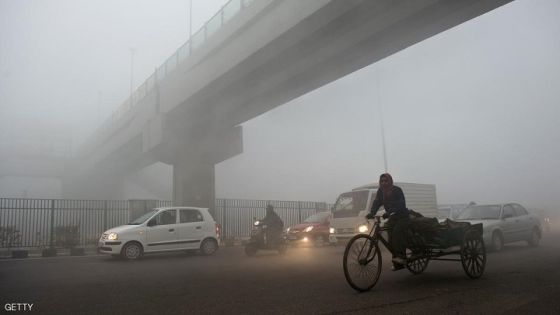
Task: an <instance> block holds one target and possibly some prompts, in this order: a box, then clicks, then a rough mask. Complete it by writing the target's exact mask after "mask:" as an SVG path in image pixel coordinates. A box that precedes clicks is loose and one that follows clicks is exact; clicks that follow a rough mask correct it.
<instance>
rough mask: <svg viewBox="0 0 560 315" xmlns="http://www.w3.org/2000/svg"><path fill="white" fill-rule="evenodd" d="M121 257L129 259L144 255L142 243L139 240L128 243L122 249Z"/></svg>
mask: <svg viewBox="0 0 560 315" xmlns="http://www.w3.org/2000/svg"><path fill="white" fill-rule="evenodd" d="M121 257H122V258H124V259H127V260H137V259H140V257H142V245H140V244H139V243H137V242H130V243H127V244H126V245H124V247H123V249H122V250H121Z"/></svg>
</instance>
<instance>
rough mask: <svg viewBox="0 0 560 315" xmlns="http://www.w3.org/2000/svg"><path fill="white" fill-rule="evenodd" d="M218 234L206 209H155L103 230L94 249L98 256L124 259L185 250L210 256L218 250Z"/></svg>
mask: <svg viewBox="0 0 560 315" xmlns="http://www.w3.org/2000/svg"><path fill="white" fill-rule="evenodd" d="M219 233H220V231H219V225H218V224H217V223H216V222H215V221H214V219H213V218H212V216H211V215H210V213H209V212H208V209H206V208H193V207H171V208H157V209H153V210H152V211H150V212H148V213H146V214H144V215H143V216H141V217H139V218H138V219H136V220H134V221H132V222H130V223H128V224H126V225H121V226H118V227H114V228H112V229H109V230H107V231H105V232H104V233H103V234H102V235H101V238H100V239H99V243H98V245H97V249H98V252H99V253H102V254H110V255H113V256H121V257H123V258H125V259H138V258H140V257H142V255H143V254H146V253H155V252H166V251H177V250H189V249H197V250H200V252H201V253H202V254H204V255H211V254H213V253H214V252H215V251H216V250H217V249H218V240H219V239H220V236H219Z"/></svg>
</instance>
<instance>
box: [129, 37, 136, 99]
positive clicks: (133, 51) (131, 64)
mask: <svg viewBox="0 0 560 315" xmlns="http://www.w3.org/2000/svg"><path fill="white" fill-rule="evenodd" d="M135 52H136V49H135V48H133V47H130V106H131V107H132V93H133V91H134V90H133V89H134V53H135Z"/></svg>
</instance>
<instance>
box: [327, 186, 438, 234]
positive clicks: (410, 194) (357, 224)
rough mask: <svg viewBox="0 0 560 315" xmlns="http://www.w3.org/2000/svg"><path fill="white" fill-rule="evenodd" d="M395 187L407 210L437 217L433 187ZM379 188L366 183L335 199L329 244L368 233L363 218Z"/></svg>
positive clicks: (365, 221) (366, 224) (366, 223)
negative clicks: (400, 192)
mask: <svg viewBox="0 0 560 315" xmlns="http://www.w3.org/2000/svg"><path fill="white" fill-rule="evenodd" d="M394 185H395V186H399V187H400V188H402V190H403V193H404V197H405V200H406V207H407V208H408V209H411V210H414V211H416V212H420V213H421V214H422V215H424V216H426V217H436V216H437V213H438V212H437V200H436V186H435V185H431V184H415V183H395V184H394ZM378 188H379V185H378V184H368V185H364V186H360V187H357V188H354V189H352V190H351V191H348V192H345V193H342V194H340V196H338V198H337V200H336V202H335V204H334V206H333V208H332V212H333V217H332V219H331V229H330V232H331V233H330V235H329V241H330V242H337V241H345V240H348V239H349V238H351V237H353V236H354V235H356V234H358V233H367V231H368V229H369V227H368V222H367V220H366V219H365V216H366V215H367V214H368V213H369V211H370V209H371V205H372V203H373V200H374V199H375V194H376V193H377V189H378ZM382 208H383V207H382ZM382 210H383V209H380V210H379V211H382Z"/></svg>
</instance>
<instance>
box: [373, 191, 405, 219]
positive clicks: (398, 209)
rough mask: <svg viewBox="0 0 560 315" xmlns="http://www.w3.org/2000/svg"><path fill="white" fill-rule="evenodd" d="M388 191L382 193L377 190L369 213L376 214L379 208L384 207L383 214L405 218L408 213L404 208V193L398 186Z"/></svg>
mask: <svg viewBox="0 0 560 315" xmlns="http://www.w3.org/2000/svg"><path fill="white" fill-rule="evenodd" d="M389 189H390V191H388V192H384V191H383V190H382V189H381V188H379V189H378V190H377V194H376V195H375V200H374V201H373V204H372V206H371V213H372V214H374V215H375V214H376V213H377V210H379V207H381V206H384V207H385V212H387V213H389V214H395V215H396V216H398V217H401V216H402V217H406V216H408V215H409V211H408V209H407V208H406V201H405V200H404V193H403V191H402V189H401V188H400V187H399V186H394V185H392V186H391V187H390V188H389Z"/></svg>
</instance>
